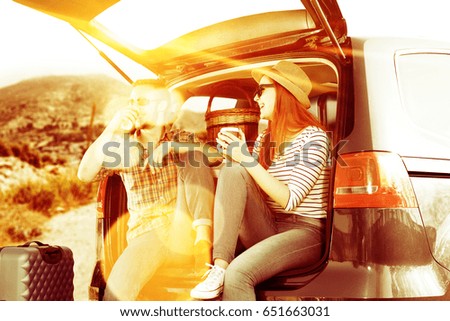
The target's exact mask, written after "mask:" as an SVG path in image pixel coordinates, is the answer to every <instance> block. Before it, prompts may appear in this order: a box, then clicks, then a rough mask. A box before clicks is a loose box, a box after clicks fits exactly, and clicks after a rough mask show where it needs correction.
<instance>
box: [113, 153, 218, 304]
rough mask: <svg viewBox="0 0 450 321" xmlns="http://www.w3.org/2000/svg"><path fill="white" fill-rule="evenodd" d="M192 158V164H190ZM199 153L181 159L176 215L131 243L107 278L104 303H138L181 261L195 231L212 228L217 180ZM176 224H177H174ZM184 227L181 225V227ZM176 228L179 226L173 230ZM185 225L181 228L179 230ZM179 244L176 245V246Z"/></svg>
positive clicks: (181, 156) (182, 156) (183, 156)
mask: <svg viewBox="0 0 450 321" xmlns="http://www.w3.org/2000/svg"><path fill="white" fill-rule="evenodd" d="M188 157H189V161H188ZM198 157H199V156H198V153H195V155H194V154H185V155H180V160H181V161H182V162H183V165H181V164H180V167H179V172H178V192H177V202H176V209H175V213H174V215H171V216H170V217H167V220H166V223H165V224H162V226H160V227H159V228H157V229H153V230H150V231H147V232H146V233H144V234H142V235H140V236H138V237H136V238H134V239H132V240H130V241H129V243H128V245H127V247H126V248H125V250H124V251H123V253H122V254H121V255H120V256H119V258H118V259H117V261H116V262H115V264H114V266H113V268H112V271H111V274H110V276H109V278H108V281H107V285H106V289H105V295H104V300H105V301H108V300H127V301H132V300H136V298H137V297H138V295H139V292H140V290H141V289H142V288H143V287H144V285H145V284H146V283H147V282H148V281H150V280H151V278H152V277H153V276H154V274H155V273H156V272H157V270H158V269H159V268H161V267H162V266H163V265H164V264H165V263H166V262H177V261H179V260H180V254H181V252H182V253H183V255H186V252H185V251H184V249H185V248H189V245H191V247H192V244H188V243H190V242H193V239H192V238H190V237H191V236H192V235H191V234H193V232H192V231H193V229H192V228H193V227H195V226H196V225H199V224H206V225H208V224H210V225H211V224H212V212H213V202H214V180H213V177H212V173H211V169H210V168H209V167H208V166H206V163H200V162H193V161H192V160H194V158H195V159H196V160H198ZM174 220H175V221H174ZM180 223H181V224H180ZM174 225H177V226H176V227H175V228H174ZM180 225H182V226H180ZM175 243H176V244H175Z"/></svg>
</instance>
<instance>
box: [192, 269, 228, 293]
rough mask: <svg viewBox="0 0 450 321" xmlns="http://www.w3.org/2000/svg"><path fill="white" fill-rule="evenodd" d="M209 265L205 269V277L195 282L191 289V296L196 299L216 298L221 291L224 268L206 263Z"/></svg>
mask: <svg viewBox="0 0 450 321" xmlns="http://www.w3.org/2000/svg"><path fill="white" fill-rule="evenodd" d="M207 265H209V266H210V267H211V269H209V270H208V271H206V273H205V275H204V276H203V277H206V276H207V278H206V279H205V280H204V281H203V282H201V283H199V284H197V285H196V286H195V288H193V289H192V290H191V297H192V298H193V299H198V300H208V299H214V298H217V297H218V296H219V295H220V294H221V293H222V291H223V282H224V280H225V269H223V268H221V267H219V266H217V265H211V264H207Z"/></svg>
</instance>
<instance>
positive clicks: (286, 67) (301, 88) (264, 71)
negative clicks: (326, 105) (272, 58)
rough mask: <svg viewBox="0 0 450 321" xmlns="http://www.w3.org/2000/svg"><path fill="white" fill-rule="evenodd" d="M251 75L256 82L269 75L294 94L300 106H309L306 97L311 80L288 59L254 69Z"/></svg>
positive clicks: (309, 90)
mask: <svg viewBox="0 0 450 321" xmlns="http://www.w3.org/2000/svg"><path fill="white" fill-rule="evenodd" d="M252 76H253V78H254V79H255V80H256V81H257V82H258V83H259V81H260V80H261V78H262V77H263V76H267V77H269V78H270V79H272V80H274V81H276V82H277V83H279V84H280V85H281V86H283V87H284V88H286V89H287V90H288V91H289V92H290V93H291V94H292V95H294V97H295V98H297V100H298V101H299V102H300V103H301V104H302V106H304V107H305V108H309V107H310V106H311V103H310V101H309V98H308V95H309V93H310V92H311V89H312V84H311V80H310V79H309V77H308V75H307V74H306V73H305V72H304V71H303V69H302V68H300V67H299V66H297V65H296V64H294V63H292V62H289V61H280V62H279V63H277V64H276V65H275V66H273V67H269V68H261V69H254V70H253V71H252Z"/></svg>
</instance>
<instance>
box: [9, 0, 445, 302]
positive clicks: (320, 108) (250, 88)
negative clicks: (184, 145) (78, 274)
mask: <svg viewBox="0 0 450 321" xmlns="http://www.w3.org/2000/svg"><path fill="white" fill-rule="evenodd" d="M16 2H19V3H24V4H26V5H28V6H30V7H34V8H36V9H38V10H41V11H43V12H45V13H47V14H50V15H53V16H56V17H58V18H60V19H63V20H66V21H67V22H69V23H70V24H72V25H73V26H74V27H75V28H76V29H78V30H80V31H81V32H83V33H85V34H87V35H90V36H91V37H93V38H94V39H97V40H99V41H100V42H102V43H104V44H106V45H108V46H109V47H110V48H112V49H114V50H115V51H118V52H120V53H121V54H122V55H124V56H126V57H128V58H130V59H131V60H133V61H135V62H136V63H138V64H139V65H141V66H142V67H144V68H146V69H148V70H150V71H152V72H153V73H154V74H155V75H157V76H158V77H160V78H162V79H164V80H165V81H166V83H167V86H168V87H169V88H170V89H171V90H172V91H173V92H174V93H177V94H178V95H179V97H181V99H182V101H183V102H184V106H183V107H185V106H186V107H185V108H187V109H189V108H191V109H190V110H191V111H193V112H195V113H196V114H200V115H201V116H202V117H200V120H198V119H199V118H195V119H196V120H192V119H193V118H192V119H190V118H187V119H186V121H185V124H184V126H187V127H190V128H200V129H201V128H207V129H211V126H212V125H211V124H208V123H207V122H205V119H204V113H205V112H207V111H208V110H209V109H210V108H211V105H212V104H213V103H214V99H215V98H216V96H217V88H219V87H220V88H225V87H227V86H228V88H237V87H239V88H241V89H243V90H244V93H243V94H242V93H241V91H238V90H234V89H229V90H221V91H220V95H219V96H220V98H224V99H231V100H232V101H234V106H232V107H236V106H237V104H238V103H239V102H242V101H244V104H245V103H247V106H248V107H249V108H250V107H251V105H252V101H251V99H250V101H246V99H247V98H248V97H252V93H253V92H254V90H255V88H256V83H255V82H254V81H253V79H252V77H251V74H250V71H251V70H252V69H253V68H255V67H262V66H271V65H274V64H276V63H277V62H278V61H280V60H289V61H292V62H294V63H296V64H298V65H300V66H301V67H302V68H303V69H304V70H305V71H306V72H307V74H308V75H309V77H310V78H311V80H312V82H313V90H312V92H311V95H310V97H311V101H312V108H311V112H312V113H314V115H315V116H316V117H317V118H318V119H319V120H320V121H321V122H322V123H323V124H324V125H325V126H326V128H327V130H328V132H329V133H330V135H331V136H332V141H333V162H332V173H333V175H332V182H333V183H332V184H331V189H332V190H331V191H330V199H329V211H328V226H327V247H326V251H325V253H324V255H323V257H322V259H321V260H320V261H319V262H317V263H316V264H314V265H312V266H310V267H308V268H306V269H301V270H292V271H286V272H285V273H283V274H281V275H278V276H276V277H274V278H272V279H270V280H268V281H266V282H265V283H263V284H260V285H259V286H258V289H257V294H258V299H260V300H287V299H295V300H316V299H327V300H334V299H339V300H341V299H350V300H355V299H368V300H373V299H395V300H398V299H421V300H423V299H434V300H437V299H449V298H450V292H449V289H450V286H449V282H450V126H449V124H448V119H449V117H448V116H449V115H450V112H449V110H450V100H449V98H448V88H447V87H448V84H449V83H450V44H448V43H440V42H436V41H426V40H410V39H388V38H351V37H349V36H348V34H347V27H346V21H345V19H344V18H343V17H342V14H341V11H340V9H339V6H338V4H337V1H336V0H302V1H301V2H302V3H303V7H302V6H301V4H300V2H298V8H294V9H292V10H280V11H271V12H264V11H263V10H264V8H263V7H262V8H259V10H260V11H261V12H253V13H249V14H248V15H245V16H240V17H239V16H238V15H239V10H236V12H235V13H236V17H233V18H230V19H229V20H226V21H221V22H218V23H215V24H212V25H208V26H206V27H202V28H200V29H198V30H195V31H192V32H189V33H186V34H184V35H181V36H179V37H178V36H177V37H174V39H173V40H171V41H169V42H167V43H164V44H162V45H161V44H160V45H158V46H157V47H156V48H152V49H145V48H138V47H136V46H134V45H131V44H130V43H124V42H122V41H120V40H119V38H118V37H116V36H115V35H114V33H112V32H110V30H108V25H107V24H106V23H105V24H103V25H102V24H101V23H100V20H101V19H103V18H104V17H105V16H107V15H108V13H109V12H110V11H111V12H115V13H116V14H117V12H118V16H116V17H120V12H121V11H120V10H116V9H115V7H116V6H118V5H123V7H125V6H126V5H127V4H128V3H129V2H128V1H116V0H111V1H91V0H79V1H76V2H73V1H66V2H64V1H56V2H55V1H52V2H50V1H48V2H42V1H38V0H26V1H25V0H16ZM116 2H117V4H116ZM280 6H281V4H280ZM143 10H149V9H146V8H143ZM154 10H158V8H154ZM197 10H198V11H197ZM123 12H125V11H123ZM192 12H201V13H202V15H208V11H207V9H204V10H202V9H195V8H192ZM155 15H157V14H155ZM187 18H191V19H192V18H194V19H195V17H189V15H187ZM110 21H112V20H111V19H110ZM166 21H171V20H170V16H169V17H167V19H166ZM161 27H164V26H161ZM152 32H155V33H157V30H155V29H153V30H151V29H148V33H149V34H150V35H151V33H152ZM149 38H151V37H149ZM117 65H119V63H117ZM116 67H117V66H116ZM126 77H127V78H128V79H129V80H130V81H133V80H136V79H132V77H131V76H130V75H127V76H126ZM238 92H239V94H237V93H238ZM263 125H264V124H260V126H263ZM98 195H99V196H98V197H99V199H98V200H99V207H98V230H97V231H98V251H97V265H96V267H95V271H94V273H93V277H92V283H91V292H90V293H91V298H92V299H101V296H102V291H103V289H104V285H105V280H106V278H107V276H108V273H109V271H110V269H111V266H112V265H113V263H114V261H115V260H116V258H117V257H118V255H120V252H121V251H122V250H123V248H124V246H125V245H126V241H125V232H126V219H127V213H126V195H125V192H124V190H123V186H122V185H121V181H120V179H118V178H117V177H111V178H109V179H108V180H105V181H103V182H101V184H100V188H99V194H98ZM183 268H184V269H186V268H187V269H189V268H190V266H189V265H187V267H186V265H184V267H179V266H170V267H167V270H165V271H161V278H160V279H159V280H160V282H158V284H149V285H148V286H147V287H146V288H145V289H144V290H143V291H142V293H141V297H142V299H148V300H151V299H156V300H163V299H169V300H184V299H187V298H188V297H189V290H190V288H192V287H193V286H194V285H195V284H196V283H197V282H198V277H197V276H195V275H194V274H192V273H191V272H190V271H183V272H182V273H179V272H180V270H182V269H183ZM174 271H175V272H174ZM177 271H178V272H177Z"/></svg>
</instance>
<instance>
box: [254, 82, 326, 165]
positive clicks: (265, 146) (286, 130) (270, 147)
mask: <svg viewBox="0 0 450 321" xmlns="http://www.w3.org/2000/svg"><path fill="white" fill-rule="evenodd" d="M274 85H275V93H276V98H275V106H274V111H273V115H272V121H269V123H268V126H267V131H266V134H265V136H264V137H263V141H262V144H261V153H260V155H261V157H260V158H259V159H260V163H261V165H262V166H263V167H264V168H266V169H267V168H268V167H269V166H270V164H271V163H272V160H273V159H274V156H275V152H276V151H279V153H282V152H283V150H284V147H286V146H287V144H288V143H290V142H291V141H292V140H293V139H294V138H295V136H297V135H298V134H299V133H300V132H301V131H302V130H303V129H305V128H306V127H308V126H316V127H319V128H321V129H323V130H325V129H324V127H323V126H322V125H321V124H320V122H319V121H318V120H317V119H316V118H315V117H314V116H313V115H312V114H311V113H310V112H309V111H308V110H307V109H306V108H305V107H303V106H302V104H301V103H300V102H299V101H298V100H297V99H296V98H295V97H294V96H293V95H292V94H291V93H290V92H289V91H288V90H287V89H285V88H284V87H283V86H281V85H279V84H278V83H277V82H275V81H274Z"/></svg>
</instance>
